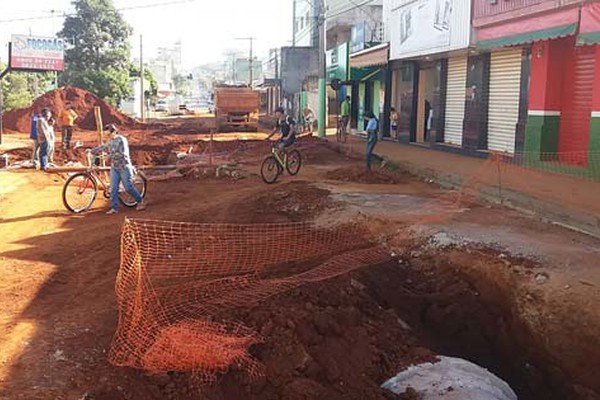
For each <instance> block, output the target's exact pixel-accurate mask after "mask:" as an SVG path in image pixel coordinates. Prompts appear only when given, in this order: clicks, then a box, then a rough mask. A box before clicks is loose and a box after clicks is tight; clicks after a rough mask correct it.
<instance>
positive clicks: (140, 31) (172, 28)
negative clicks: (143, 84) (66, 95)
mask: <svg viewBox="0 0 600 400" xmlns="http://www.w3.org/2000/svg"><path fill="white" fill-rule="evenodd" d="M2 3H5V4H2V8H1V10H0V50H1V52H0V59H1V60H2V61H4V62H5V61H6V59H7V57H8V47H7V43H8V42H9V41H10V35H11V34H29V33H31V34H32V35H39V36H54V34H55V33H56V32H58V31H60V29H61V28H62V23H63V18H48V19H35V20H23V21H14V20H15V19H22V18H30V17H49V16H52V15H62V14H63V13H69V12H72V11H73V7H72V5H71V1H70V0H18V1H6V0H3V1H2ZM113 3H114V4H115V6H116V7H117V8H128V7H144V6H147V8H137V9H129V10H127V9H124V10H122V15H123V17H124V18H125V20H126V21H127V22H128V23H129V24H130V25H131V26H132V27H133V28H134V33H133V36H132V38H131V44H132V46H133V49H132V57H138V56H139V37H140V35H143V43H144V59H145V60H147V59H150V58H152V56H153V55H155V53H156V48H158V47H161V46H169V45H171V44H173V43H174V42H176V41H177V40H181V41H182V47H183V51H182V52H183V65H184V68H186V69H191V68H193V67H195V66H198V65H201V64H205V63H208V62H217V61H221V60H223V59H224V58H225V56H224V53H225V51H227V50H230V49H237V50H239V51H241V52H244V53H246V52H248V51H249V42H248V41H247V40H235V38H242V37H254V38H256V40H255V42H254V51H255V55H257V56H258V57H261V58H266V57H267V54H268V50H269V49H270V48H276V47H281V46H286V45H289V44H290V43H291V37H292V19H293V16H292V4H293V1H292V0H256V1H251V0H113ZM166 3H174V4H166ZM7 20H13V21H11V22H8V21H7Z"/></svg>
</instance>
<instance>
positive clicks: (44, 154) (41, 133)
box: [36, 108, 52, 171]
mask: <svg viewBox="0 0 600 400" xmlns="http://www.w3.org/2000/svg"><path fill="white" fill-rule="evenodd" d="M50 118H52V112H51V111H50V109H48V108H44V109H43V110H42V112H41V115H40V118H38V120H37V122H36V124H37V141H38V143H39V144H40V150H39V154H40V169H41V170H43V171H47V170H48V141H49V140H50V139H51V138H52V137H51V136H52V132H51V131H50V122H49V121H50Z"/></svg>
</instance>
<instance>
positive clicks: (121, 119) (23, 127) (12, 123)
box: [4, 87, 136, 132]
mask: <svg viewBox="0 0 600 400" xmlns="http://www.w3.org/2000/svg"><path fill="white" fill-rule="evenodd" d="M67 103H71V104H72V105H73V107H74V110H75V112H76V113H77V115H79V118H77V120H76V121H75V124H76V126H78V127H79V128H81V129H87V130H94V129H96V118H95V116H94V107H100V110H101V112H102V122H103V123H104V124H109V123H110V124H117V125H120V126H132V125H135V124H136V122H135V120H134V119H133V118H130V117H128V116H126V115H124V114H122V113H121V112H119V111H118V110H117V109H115V108H114V107H113V106H111V105H110V104H108V103H107V102H105V101H104V100H102V99H101V98H99V97H98V96H97V95H95V94H94V93H91V92H88V91H86V90H83V89H79V88H75V87H65V88H61V89H56V90H53V91H50V92H48V93H46V94H44V95H43V96H41V97H38V98H37V99H35V101H34V102H33V104H32V105H31V107H28V108H19V109H14V110H10V111H8V112H7V113H5V114H4V126H5V127H6V129H8V130H11V131H17V132H29V130H30V126H31V118H32V116H33V114H34V113H36V112H40V111H41V110H42V109H43V108H49V109H50V110H52V113H53V114H54V115H58V113H60V112H61V111H62V110H64V109H65V107H66V105H67Z"/></svg>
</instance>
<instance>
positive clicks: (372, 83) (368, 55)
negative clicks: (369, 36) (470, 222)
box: [350, 43, 389, 136]
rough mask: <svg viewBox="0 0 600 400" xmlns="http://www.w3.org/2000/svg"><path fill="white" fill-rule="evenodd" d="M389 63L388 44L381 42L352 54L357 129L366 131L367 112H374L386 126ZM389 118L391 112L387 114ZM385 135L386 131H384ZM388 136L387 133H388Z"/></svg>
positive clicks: (351, 63) (381, 123) (381, 124)
mask: <svg viewBox="0 0 600 400" xmlns="http://www.w3.org/2000/svg"><path fill="white" fill-rule="evenodd" d="M387 63H388V44H387V43H385V44H380V45H377V46H374V47H372V48H368V49H366V50H362V51H360V52H357V53H354V54H352V55H351V56H350V67H351V74H350V77H351V80H352V82H353V88H355V93H356V94H357V95H356V96H355V102H356V103H357V107H356V116H355V118H353V119H355V120H356V131H357V132H364V130H365V128H366V120H365V113H366V112H368V111H371V112H373V114H375V116H377V118H378V119H379V121H380V124H379V125H380V127H381V128H382V131H383V127H384V125H385V124H384V123H383V122H384V121H385V119H386V112H385V90H386V85H385V81H386V75H387V68H386V67H387ZM387 115H388V117H387V118H389V113H388V114H387ZM384 135H385V133H384ZM386 136H387V135H386Z"/></svg>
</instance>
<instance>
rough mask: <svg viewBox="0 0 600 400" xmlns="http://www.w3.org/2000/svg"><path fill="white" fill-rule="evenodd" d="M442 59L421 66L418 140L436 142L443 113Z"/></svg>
mask: <svg viewBox="0 0 600 400" xmlns="http://www.w3.org/2000/svg"><path fill="white" fill-rule="evenodd" d="M441 71H442V63H441V61H436V62H427V63H422V64H421V65H420V68H419V91H418V99H419V100H418V105H417V126H416V142H417V143H425V142H434V141H436V137H437V127H438V118H439V115H440V114H441V113H440V111H441V101H440V100H441V98H440V93H441V90H440V89H441V81H442V77H441V75H442V74H441Z"/></svg>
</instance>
